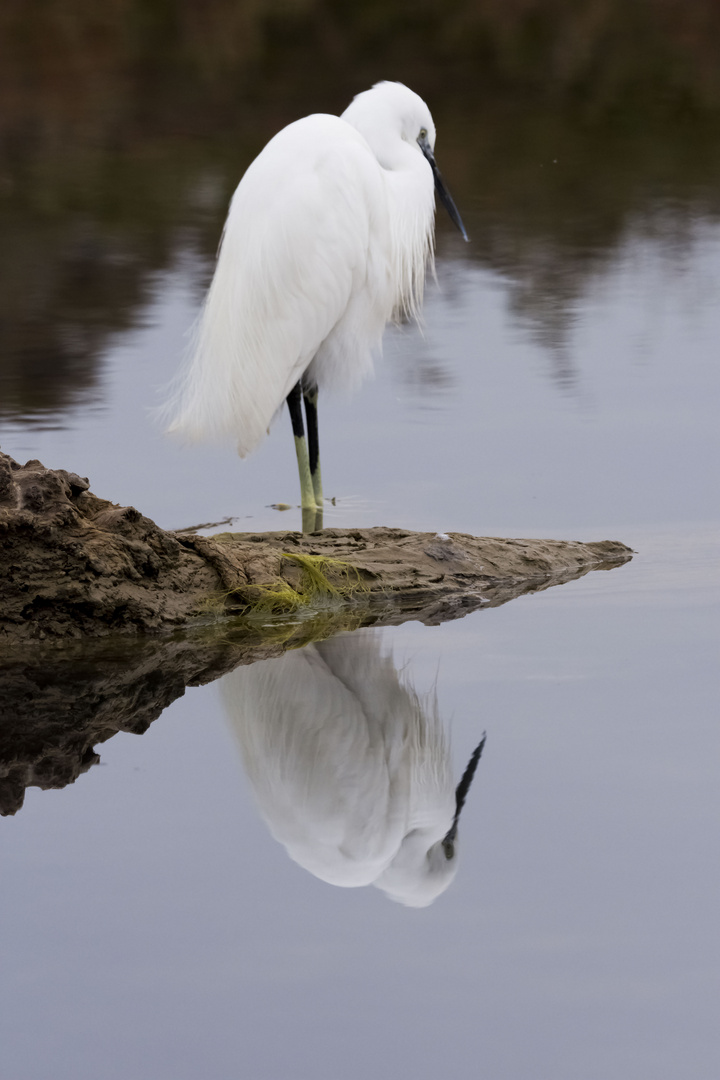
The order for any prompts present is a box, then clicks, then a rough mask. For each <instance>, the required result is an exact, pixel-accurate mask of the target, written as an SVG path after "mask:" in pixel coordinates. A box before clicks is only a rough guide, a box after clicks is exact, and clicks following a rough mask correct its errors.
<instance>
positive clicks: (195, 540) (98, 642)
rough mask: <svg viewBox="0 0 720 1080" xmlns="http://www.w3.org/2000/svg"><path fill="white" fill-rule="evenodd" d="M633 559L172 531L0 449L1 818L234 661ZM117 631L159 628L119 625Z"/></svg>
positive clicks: (452, 613) (482, 603)
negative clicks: (28, 792) (31, 789)
mask: <svg viewBox="0 0 720 1080" xmlns="http://www.w3.org/2000/svg"><path fill="white" fill-rule="evenodd" d="M630 554H631V553H630V550H629V549H628V548H626V547H625V546H624V545H623V544H618V543H613V542H608V541H604V542H601V543H591V544H582V543H577V542H572V543H567V542H563V541H552V540H502V539H476V538H474V537H471V536H463V535H460V534H455V533H453V534H451V535H450V536H444V535H433V534H431V533H412V532H407V531H403V530H401V529H357V530H339V529H328V530H326V531H325V532H323V533H321V534H315V535H310V536H303V535H301V534H300V533H293V532H290V533H270V534H263V535H253V534H227V533H226V534H221V535H219V536H213V537H200V536H196V535H193V534H191V533H167V532H164V531H163V530H162V529H160V528H158V527H157V525H155V524H154V522H152V521H150V520H149V519H148V518H145V517H143V516H142V515H141V514H139V513H138V511H137V510H134V509H133V508H132V507H118V506H115V505H113V504H112V503H109V502H107V501H105V500H103V499H98V498H97V497H96V496H95V495H93V494H92V493H91V492H90V491H89V490H88V482H87V480H85V479H83V478H81V477H79V476H76V475H75V474H73V473H67V472H64V471H63V470H50V469H45V468H44V467H43V466H42V465H41V464H40V463H39V462H37V461H31V462H28V463H27V464H26V465H25V466H22V467H20V466H19V465H18V464H17V463H16V462H14V461H12V459H10V458H8V457H7V456H6V455H2V454H0V813H3V814H12V813H15V811H16V810H18V809H19V807H20V806H22V802H23V798H24V793H25V789H26V788H27V787H29V786H37V787H41V788H50V787H63V786H64V785H65V784H69V783H72V782H73V781H74V780H75V779H76V778H77V777H78V776H79V775H80V774H81V773H82V772H84V771H85V770H87V769H88V768H89V767H90V766H91V765H92V764H94V763H95V762H97V761H98V760H99V758H98V755H97V753H96V752H95V749H94V747H95V746H96V745H97V744H99V743H102V742H105V741H106V740H107V739H109V738H111V737H112V736H113V735H114V734H116V732H118V731H132V732H137V733H141V732H143V731H145V730H146V729H147V727H148V726H149V725H150V724H151V723H152V721H153V720H155V719H156V718H157V717H158V716H159V715H160V713H161V712H162V711H163V709H165V708H166V707H167V706H168V705H169V704H170V703H171V702H172V701H173V700H174V699H175V698H177V697H179V696H180V695H182V694H183V693H184V692H185V687H186V686H195V685H200V684H202V683H206V682H211V681H212V680H213V679H216V678H219V677H220V676H221V675H223V674H225V673H226V672H228V671H231V670H232V669H233V668H235V667H236V666H237V665H238V664H247V663H253V662H254V661H255V660H261V659H266V658H269V657H272V656H277V655H280V654H281V653H282V652H284V651H285V650H286V649H288V648H292V647H297V646H298V645H302V644H304V643H305V642H308V641H313V640H317V639H319V638H322V637H325V636H328V635H330V634H333V633H337V632H338V631H340V630H352V629H355V628H357V627H360V626H368V625H375V626H383V625H391V624H396V623H400V622H403V621H404V620H406V619H409V618H414V619H421V620H422V621H424V622H426V623H438V622H442V621H444V620H446V619H452V618H458V617H460V616H462V615H464V614H466V613H467V612H468V611H471V610H474V609H476V608H479V607H496V606H498V605H499V604H503V603H506V602H507V601H508V600H511V599H513V598H514V597H515V596H519V595H521V594H522V593H528V592H533V591H537V590H539V589H545V588H548V587H549V586H550V585H555V584H562V583H563V582H566V581H569V580H571V579H573V578H577V577H580V576H582V575H583V574H585V573H587V572H588V571H589V570H592V569H607V568H610V567H612V566H617V565H619V564H620V563H622V562H625V561H626V560H627V559H628V558H629V557H630ZM273 611H274V612H275V614H274V616H273V617H272V618H268V612H273ZM283 611H285V612H286V613H287V614H286V617H283V616H282V612H283ZM258 613H259V614H261V616H262V617H261V618H257V617H254V616H257V615H258ZM278 613H279V614H278ZM234 616H235V617H234ZM238 616H239V617H238ZM128 630H129V631H135V632H138V631H160V630H164V631H166V633H164V634H157V633H155V634H147V633H145V634H138V633H135V635H132V634H130V635H129V634H127V633H125V634H121V635H120V636H118V634H116V633H114V631H128ZM28 639H35V640H34V643H33V647H32V648H28V646H27V642H28ZM43 639H44V640H43ZM58 639H60V640H58Z"/></svg>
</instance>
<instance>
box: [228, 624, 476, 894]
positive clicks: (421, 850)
mask: <svg viewBox="0 0 720 1080" xmlns="http://www.w3.org/2000/svg"><path fill="white" fill-rule="evenodd" d="M381 641H382V639H381V636H380V635H379V634H378V633H377V632H376V631H372V630H364V631H363V630H361V631H356V632H355V633H353V634H341V635H339V636H337V637H334V638H331V639H330V640H328V641H322V642H318V643H316V644H314V645H308V646H307V647H306V648H304V649H299V650H294V651H292V652H288V653H285V655H284V656H281V657H279V658H276V659H273V660H262V661H260V662H258V663H256V664H252V665H249V666H243V667H239V668H236V669H235V671H233V672H231V673H230V674H229V675H226V676H224V677H223V679H222V680H221V687H222V695H223V700H224V702H225V708H226V712H227V714H228V717H229V719H230V722H231V724H232V728H233V731H234V732H235V734H236V736H237V738H238V741H239V743H240V748H241V751H242V755H243V761H244V765H245V771H246V773H247V775H248V778H249V780H250V783H251V785H252V789H253V793H254V795H255V799H256V801H257V803H258V806H259V808H260V812H261V813H262V815H263V817H264V818H265V821H266V822H267V824H268V826H269V828H270V831H271V833H272V835H273V836H274V837H275V839H276V840H278V841H279V842H280V843H281V844H283V845H284V846H285V848H286V850H287V852H288V854H289V855H290V857H291V858H292V859H294V860H295V862H297V863H299V864H300V866H303V867H304V868H305V869H306V870H309V871H310V872H311V873H312V874H314V875H315V876H316V877H318V878H320V879H321V880H323V881H327V882H329V883H330V884H332V885H340V886H345V887H356V886H362V885H370V884H372V885H376V886H377V887H378V888H380V889H382V890H383V891H384V892H385V893H386V894H387V895H388V896H390V897H391V898H392V899H394V900H398V901H400V902H402V903H404V904H408V905H410V906H412V907H425V906H426V905H427V904H430V903H432V901H433V900H434V899H435V898H436V897H437V896H438V895H439V894H440V893H442V892H444V890H445V889H446V888H447V887H448V885H449V884H450V882H451V881H452V880H453V878H454V877H455V873H456V871H457V828H458V818H459V816H460V811H461V809H462V806H463V803H464V802H465V797H466V795H467V792H468V789H469V787H470V783H471V781H472V778H473V775H474V773H475V768H476V766H477V763H478V760H479V758H480V754H481V753H482V748H483V745H484V742H485V738H484V736H483V739H482V741H481V743H480V745H479V746H478V747H477V748H476V750H475V752H474V753H473V755H472V757H471V759H470V762H469V764H468V767H467V768H466V770H465V774H464V776H463V778H462V780H461V781H460V783H459V784H458V786H457V788H455V787H454V784H453V779H452V770H451V764H450V755H449V748H448V743H447V738H446V736H445V730H444V727H443V724H442V722H441V720H440V718H439V716H438V712H437V704H436V702H435V700H434V697H433V698H430V699H429V700H427V701H422V700H421V699H420V698H419V697H418V695H417V694H416V693H415V691H414V690H413V689H412V687H411V686H409V685H408V684H407V682H406V681H405V680H401V678H400V676H399V675H398V672H397V671H396V669H395V666H394V665H393V662H392V657H391V656H390V655H389V654H387V653H386V652H383V651H382V648H381Z"/></svg>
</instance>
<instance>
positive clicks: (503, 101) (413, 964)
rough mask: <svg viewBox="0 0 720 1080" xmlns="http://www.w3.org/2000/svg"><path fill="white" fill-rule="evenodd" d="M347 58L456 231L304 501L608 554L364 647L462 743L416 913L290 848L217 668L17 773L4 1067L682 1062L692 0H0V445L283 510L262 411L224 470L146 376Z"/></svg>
mask: <svg viewBox="0 0 720 1080" xmlns="http://www.w3.org/2000/svg"><path fill="white" fill-rule="evenodd" d="M380 79H397V80H401V81H404V82H407V83H408V85H410V86H411V87H412V88H413V89H414V90H416V91H417V92H418V93H420V94H421V95H422V96H423V97H424V98H425V99H426V100H427V102H428V104H429V106H430V108H431V110H432V113H433V116H434V118H435V121H436V125H437V130H438V142H437V157H438V163H439V165H440V167H441V169H442V171H443V174H444V176H445V178H446V180H447V181H448V184H449V187H450V190H451V191H452V194H453V196H454V198H455V201H456V202H457V205H458V207H459V209H460V211H461V213H462V216H463V219H464V221H465V223H466V225H467V228H468V232H469V234H470V239H471V242H470V243H469V244H464V243H463V241H462V239H461V238H460V237H459V235H458V234H457V233H456V232H455V231H454V230H453V228H452V226H451V224H450V223H449V221H447V219H446V215H444V213H442V211H441V212H439V213H438V219H437V252H438V258H437V281H436V282H434V281H433V280H432V279H431V280H429V282H428V289H427V295H426V303H425V308H424V323H425V325H424V330H422V331H421V330H420V329H419V328H418V327H416V326H404V327H400V328H393V329H391V330H389V331H388V332H387V333H386V335H385V356H384V360H383V362H382V363H381V364H378V365H377V377H376V379H375V380H374V381H369V382H368V383H367V384H366V385H365V387H363V389H362V391H361V392H360V393H359V394H358V395H356V396H355V397H353V398H352V399H350V400H349V401H346V402H343V401H342V400H340V399H336V400H333V401H332V402H330V401H328V403H327V407H326V405H325V402H324V401H323V402H322V404H321V421H320V426H321V431H322V433H323V481H324V485H325V490H326V492H328V494H330V495H337V496H338V503H337V506H328V507H327V508H326V515H325V523H326V525H335V524H340V525H346V526H353V527H355V526H371V525H378V524H382V525H394V526H400V527H405V528H414V529H424V530H425V529H427V530H432V531H433V532H436V531H443V532H449V531H454V530H457V531H464V532H469V533H473V534H475V535H489V534H494V535H506V536H508V535H510V536H521V537H530V536H538V535H539V536H553V537H557V538H561V537H569V538H573V539H585V540H600V539H605V538H608V539H610V538H612V539H617V540H621V541H623V542H625V543H627V544H629V545H631V546H632V547H633V548H634V549H635V551H636V554H635V555H634V556H633V559H632V561H631V562H630V563H628V564H626V565H625V566H623V567H621V568H619V569H615V570H613V571H611V572H610V573H602V574H601V573H593V574H588V575H587V576H586V577H585V578H583V579H582V580H579V581H576V582H573V583H571V584H568V585H565V586H563V587H562V588H552V589H549V590H547V591H544V592H542V593H541V594H538V595H534V596H527V597H521V598H519V599H517V600H515V601H513V602H512V603H510V604H507V605H505V606H504V607H501V608H497V609H492V610H491V609H487V610H481V611H478V612H475V613H474V614H472V615H469V616H467V617H466V618H464V619H462V620H458V621H456V622H451V623H447V624H445V625H443V626H442V627H429V628H428V627H424V626H421V625H420V624H417V623H407V624H404V625H403V626H400V627H396V628H394V629H393V630H392V631H388V632H387V634H386V635H384V636H383V649H387V652H388V654H390V653H392V654H393V655H394V656H395V657H396V658H397V667H398V671H399V672H401V673H402V678H403V680H405V679H407V681H408V683H409V685H411V686H412V687H414V688H415V689H416V690H417V693H418V694H419V695H422V694H426V693H430V692H431V693H432V695H433V696H434V695H437V700H438V708H439V713H440V716H441V717H442V718H443V721H446V722H447V724H448V728H450V726H451V727H452V738H453V747H452V753H453V776H456V777H457V776H460V775H462V770H463V768H464V766H465V764H466V762H467V760H468V756H469V753H470V752H471V750H472V748H473V747H474V746H476V745H477V743H478V740H479V738H480V735H481V733H482V731H483V730H485V729H486V730H487V734H488V741H487V749H486V752H485V753H484V754H483V760H482V763H481V767H480V768H479V771H478V777H477V779H476V781H475V785H474V788H473V793H472V798H471V799H468V803H467V806H466V808H465V810H464V811H463V830H462V832H463V836H462V845H463V849H462V862H461V869H460V872H459V873H458V877H457V879H456V882H455V883H454V885H453V886H452V888H451V889H448V891H447V894H445V895H443V897H441V898H440V899H438V901H437V903H436V904H434V905H433V906H432V907H430V908H428V909H425V910H424V911H422V912H417V911H409V910H408V909H405V908H401V907H400V906H399V905H395V904H390V903H388V902H387V900H385V899H384V898H383V897H382V896H381V895H380V893H379V891H378V890H376V889H364V890H359V889H351V890H346V889H333V888H331V887H330V886H328V885H326V884H324V883H323V882H320V881H318V880H317V879H315V878H313V877H312V876H311V875H310V874H308V873H306V872H305V871H303V870H301V869H300V867H298V866H296V865H295V864H294V863H292V862H291V860H290V859H288V858H287V856H286V854H285V851H284V849H282V848H281V847H280V845H278V844H275V843H274V842H273V841H272V839H271V837H270V835H269V833H268V830H267V828H266V826H265V824H264V823H263V821H262V820H261V818H260V816H259V814H258V811H257V809H256V807H255V805H254V803H253V799H252V793H251V792H250V791H249V789H248V785H247V781H246V780H244V778H243V773H242V766H241V764H240V758H239V754H238V751H237V747H236V746H235V744H234V736H233V735H232V733H231V732H230V730H229V726H228V723H227V721H226V719H225V717H224V714H223V709H222V705H221V700H220V694H219V692H218V688H217V686H195V687H192V686H191V687H189V688H188V690H187V693H186V694H185V696H182V697H179V698H178V699H177V700H176V701H175V702H174V703H173V704H172V706H171V707H169V708H168V709H167V710H166V712H164V713H163V715H162V717H161V718H158V720H156V721H155V722H154V723H153V724H152V726H151V728H150V730H149V731H148V732H147V733H146V734H145V735H143V737H142V738H137V736H135V735H132V734H129V733H127V734H126V733H120V734H118V735H117V736H115V737H114V738H112V739H111V740H109V741H108V742H106V743H103V744H102V746H101V747H100V751H101V757H102V761H101V763H100V764H101V765H102V766H104V767H102V768H101V767H100V765H94V766H93V767H92V768H91V769H90V770H89V771H88V772H87V773H86V774H83V775H82V776H81V777H80V778H79V779H78V781H77V782H76V783H73V784H72V785H71V786H68V787H67V788H65V789H63V790H58V791H41V790H39V789H37V788H32V789H30V790H29V791H28V792H27V795H26V798H25V803H24V805H23V808H22V811H21V812H20V813H18V814H17V815H16V816H15V817H12V818H8V819H7V820H6V821H5V822H4V824H3V835H2V840H3V843H4V849H3V901H4V908H5V909H6V910H7V913H6V914H5V913H3V915H2V925H3V926H4V928H5V931H6V932H5V935H4V941H3V975H4V976H5V978H4V979H3V980H0V983H4V986H3V985H0V996H1V997H2V1005H1V1006H0V1025H1V1024H4V1025H5V1026H6V1029H7V1034H5V1035H2V1036H0V1043H1V1044H2V1047H3V1064H6V1071H7V1075H8V1077H11V1078H12V1080H37V1078H38V1077H52V1078H53V1080H65V1078H66V1077H67V1080H78V1078H82V1080H85V1078H86V1077H87V1078H92V1080H98V1078H101V1080H127V1078H128V1077H132V1078H133V1080H197V1078H198V1077H206V1076H207V1077H209V1078H210V1080H216V1078H217V1080H225V1078H227V1077H236V1076H243V1077H248V1078H251V1080H278V1078H283V1077H289V1078H292V1080H304V1078H305V1077H312V1080H337V1078H338V1077H343V1078H347V1080H355V1078H358V1080H360V1078H362V1080H365V1078H366V1077H367V1076H374V1077H380V1078H384V1077H391V1076H392V1077H395V1076H398V1075H404V1074H406V1073H409V1074H410V1075H412V1076H413V1077H414V1078H415V1080H435V1078H437V1077H443V1078H449V1080H455V1078H458V1080H466V1078H467V1077H468V1076H469V1075H473V1074H474V1073H480V1074H481V1075H483V1076H486V1077H488V1078H491V1080H528V1078H531V1080H536V1078H537V1080H545V1078H550V1077H552V1080H609V1078H612V1080H638V1078H646V1077H652V1078H653V1080H678V1077H684V1076H689V1077H692V1080H716V1078H717V1075H718V1068H717V1062H718V1037H717V1036H718V1025H717V1007H716V1005H715V1004H714V1003H715V1002H716V1001H717V976H718V970H719V969H720V966H719V965H718V963H717V943H718V933H717V894H718V870H717V864H716V863H715V861H714V860H713V859H708V851H711V850H715V847H716V845H717V822H718V809H719V808H718V784H717V766H716V761H717V750H718V724H717V716H718V714H717V683H718V678H717V672H718V665H717V646H718V626H719V625H720V621H719V620H718V617H717V601H718V597H719V596H720V583H719V582H718V573H717V571H718V566H719V565H720V561H719V560H718V557H717V538H718V535H720V530H718V521H717V517H718V514H717V464H718V462H720V425H718V402H720V365H718V347H717V343H718V340H719V339H720V304H718V298H719V297H720V197H719V192H720V183H719V181H720V4H718V3H717V0H366V2H363V0H354V2H349V0H235V2H231V0H202V2H201V0H102V3H98V2H97V0H2V4H0V443H1V444H2V448H3V450H4V451H6V452H8V453H10V454H12V455H13V456H14V457H16V458H17V459H18V460H20V461H25V460H26V459H27V458H35V457H39V458H40V459H41V460H42V461H43V462H44V464H46V465H47V466H49V467H53V468H66V469H70V470H73V471H75V472H78V473H80V474H81V475H83V476H84V475H89V477H90V480H91V483H92V486H93V490H94V491H95V492H96V494H98V495H100V496H103V497H107V498H110V499H113V500H115V501H117V502H120V503H123V504H129V503H132V504H134V505H136V506H137V507H139V508H140V509H141V510H142V511H143V513H145V514H147V515H148V516H150V517H152V518H153V519H154V520H156V521H157V522H158V523H159V524H160V525H162V526H164V527H172V528H177V527H182V526H189V525H196V524H200V523H209V522H220V521H221V520H224V521H228V520H232V521H234V522H236V525H235V527H236V528H238V529H240V530H243V529H252V530H253V531H260V530H262V529H267V528H272V529H288V528H298V527H299V525H300V513H299V510H297V509H296V508H293V509H291V510H289V511H288V512H287V513H278V512H277V510H275V509H273V508H272V504H273V503H280V502H287V503H290V502H297V492H296V486H297V474H296V468H295V463H294V453H293V446H292V436H291V431H290V425H289V424H288V422H287V419H286V418H285V417H281V418H280V420H279V421H278V423H277V424H276V425H275V427H274V429H273V431H272V433H271V437H270V438H268V439H267V440H266V441H265V443H264V444H263V445H262V447H260V448H259V449H258V451H257V453H255V454H253V455H252V456H251V457H250V458H248V459H247V460H245V461H243V462H239V461H238V460H237V456H236V454H235V451H234V448H233V447H232V446H227V447H220V448H218V447H188V448H182V447H178V446H177V445H175V444H174V443H173V442H172V441H171V440H169V439H167V438H165V437H164V436H163V435H162V433H161V431H160V425H159V424H158V423H157V422H156V421H154V420H153V418H152V415H151V413H150V407H151V406H152V405H155V404H158V403H159V401H160V399H161V391H160V390H159V388H160V387H161V386H162V385H163V384H164V383H167V382H168V381H169V380H170V379H171V378H172V376H173V375H174V373H175V372H176V371H177V369H178V366H179V363H180V358H181V356H182V352H183V348H184V342H185V335H186V333H187V330H188V328H189V327H190V326H191V324H192V322H193V319H194V318H195V316H196V314H197V311H198V308H199V305H200V303H201V301H202V296H203V294H204V290H205V288H206V286H207V284H208V282H209V279H210V276H211V274H212V267H213V260H214V255H215V251H216V248H217V243H218V238H219V236H220V232H221V229H222V224H223V220H224V217H225V213H226V209H227V204H228V200H229V198H230V195H231V193H232V191H233V189H234V188H235V186H236V185H237V183H238V180H239V179H240V177H241V176H242V174H243V171H244V170H245V168H246V167H247V165H248V164H249V163H250V161H251V160H252V158H253V157H254V156H255V155H256V154H257V153H258V151H259V150H260V149H261V148H262V146H263V145H264V144H265V142H266V141H267V140H268V139H269V138H270V137H271V136H272V135H273V134H274V133H275V132H276V131H277V130H278V129H279V128H281V127H282V126H283V125H284V124H286V123H288V122H290V121H292V120H295V119H297V118H298V117H301V116H303V115H306V114H307V113H308V112H310V111H313V110H318V111H325V112H341V111H342V110H343V109H344V108H345V107H346V105H347V104H348V103H349V101H350V99H351V97H352V95H353V94H355V93H357V92H359V91H361V90H364V89H366V88H367V87H368V86H370V85H371V84H372V83H373V82H375V81H377V80H380ZM22 663H23V664H24V663H25V660H24V658H23V660H22ZM89 663H90V660H88V664H89ZM67 670H68V671H69V668H68V669H67ZM90 670H91V669H90V668H89V667H88V665H87V664H84V663H83V664H80V665H79V666H78V668H77V671H76V672H75V673H74V674H73V673H70V674H68V675H67V677H66V684H67V685H68V686H74V683H75V681H76V680H77V682H78V684H79V685H80V686H81V687H82V688H83V690H82V692H83V693H84V698H83V700H85V701H89V700H91V693H94V691H93V689H92V688H93V685H94V684H93V682H92V679H91V678H90V677H89V675H88V672H89V671H90ZM96 674H98V672H96ZM99 675H100V676H103V671H102V670H100V671H99ZM103 677H104V676H103ZM57 679H58V676H57V673H54V674H53V673H52V672H50V673H49V674H48V675H47V676H46V677H45V680H44V685H47V686H49V687H50V688H51V689H52V686H53V681H54V680H55V681H57ZM13 685H15V684H14V683H13ZM22 685H23V686H24V685H25V684H24V683H23V684H22ZM128 685H130V684H128ZM148 685H150V682H149V679H148ZM22 692H23V693H26V691H25V690H23V691H22ZM148 693H149V694H152V693H154V694H155V695H156V698H157V697H158V694H157V690H156V689H154V688H153V686H152V685H150V690H149V691H148ZM41 697H42V695H41ZM143 700H144V698H143V697H142V696H138V701H141V702H142V701H143ZM25 703H26V704H27V702H25ZM158 708H159V704H158Z"/></svg>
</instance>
